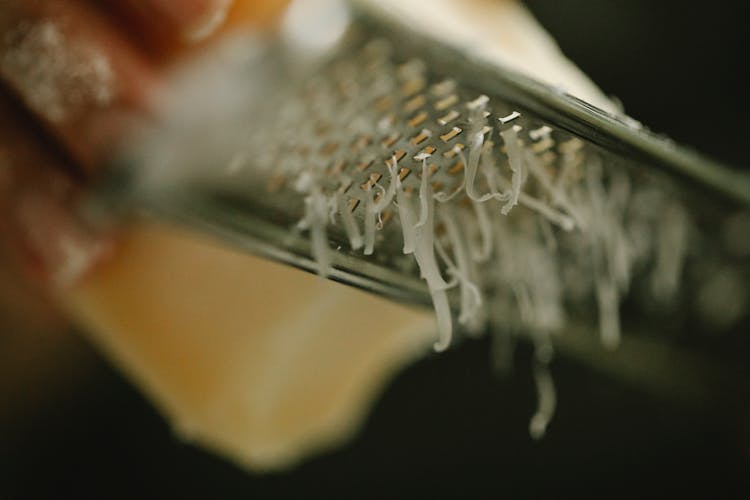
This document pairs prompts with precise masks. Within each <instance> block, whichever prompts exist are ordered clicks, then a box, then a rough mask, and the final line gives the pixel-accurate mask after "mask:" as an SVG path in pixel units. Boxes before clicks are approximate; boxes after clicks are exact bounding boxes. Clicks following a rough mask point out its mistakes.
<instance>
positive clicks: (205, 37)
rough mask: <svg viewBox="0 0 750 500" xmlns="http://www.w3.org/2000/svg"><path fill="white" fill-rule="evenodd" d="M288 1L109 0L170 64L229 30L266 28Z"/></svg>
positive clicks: (113, 7)
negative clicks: (172, 60)
mask: <svg viewBox="0 0 750 500" xmlns="http://www.w3.org/2000/svg"><path fill="white" fill-rule="evenodd" d="M286 3H287V0H185V1H181V2H175V1H172V0H108V1H107V5H108V6H110V8H112V9H113V10H114V11H115V12H117V13H118V14H119V15H121V16H124V17H125V18H126V19H127V20H128V24H129V26H130V28H131V29H132V30H134V31H135V32H136V33H137V34H138V37H139V39H141V40H142V41H143V42H144V45H145V46H146V48H147V49H148V50H149V51H150V52H152V53H153V54H155V55H156V56H157V57H159V59H160V60H165V59H166V60H168V59H170V58H171V57H174V56H175V55H177V54H180V53H182V52H184V51H186V50H189V49H191V48H193V47H195V46H196V45H199V44H201V43H203V42H207V41H209V40H210V39H212V38H213V37H214V36H216V35H217V34H219V33H221V32H223V31H225V30H226V29H229V28H237V27H239V26H254V27H256V28H257V27H265V26H268V25H270V24H271V23H272V20H274V19H275V18H276V17H277V16H278V13H279V12H280V11H281V9H282V7H283V6H284V5H285V4H286Z"/></svg>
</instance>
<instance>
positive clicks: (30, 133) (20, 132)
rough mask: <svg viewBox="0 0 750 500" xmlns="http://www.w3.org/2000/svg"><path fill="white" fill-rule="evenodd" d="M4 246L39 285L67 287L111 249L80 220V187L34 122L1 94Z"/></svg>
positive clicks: (0, 234) (0, 238)
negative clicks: (36, 128) (37, 131)
mask: <svg viewBox="0 0 750 500" xmlns="http://www.w3.org/2000/svg"><path fill="white" fill-rule="evenodd" d="M0 130H2V131H3V133H2V134H0V243H1V244H3V247H4V248H5V251H4V252H3V253H4V254H5V255H6V256H7V258H9V259H12V260H13V262H14V263H16V264H17V265H18V266H19V267H22V268H23V270H24V271H26V273H25V274H26V275H27V276H28V277H31V278H32V279H33V280H34V281H37V282H41V283H44V284H48V283H53V284H54V285H57V286H65V285H68V284H70V283H72V282H73V281H75V280H76V279H78V278H79V277H80V276H81V275H82V274H83V273H84V272H86V271H87V270H88V269H89V267H90V264H91V263H92V262H93V261H94V260H96V259H97V258H98V257H100V256H101V255H102V254H103V253H104V250H105V248H107V245H106V244H105V243H104V240H103V239H102V236H99V235H95V234H94V233H93V232H92V231H90V230H88V229H87V228H86V226H85V225H84V224H83V223H82V222H81V221H80V220H78V219H77V218H76V217H75V215H74V214H75V210H73V207H74V206H75V205H76V204H77V203H78V197H79V195H80V189H81V188H80V185H79V184H78V183H77V182H76V179H75V178H74V177H73V176H72V175H70V174H69V172H68V171H67V169H66V167H67V165H66V162H65V160H64V159H63V158H62V157H61V156H60V155H58V154H55V152H54V150H51V149H50V148H49V147H48V146H49V144H47V143H46V142H45V141H44V140H43V139H42V138H40V134H38V133H35V132H36V131H35V129H34V127H33V124H32V123H31V117H29V116H28V115H27V114H26V113H24V112H23V110H22V109H20V108H19V107H18V106H17V105H15V104H14V103H13V102H11V100H10V99H9V98H8V97H7V96H5V95H3V94H0Z"/></svg>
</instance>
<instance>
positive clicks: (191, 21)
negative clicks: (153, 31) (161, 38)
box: [148, 0, 233, 43]
mask: <svg viewBox="0 0 750 500" xmlns="http://www.w3.org/2000/svg"><path fill="white" fill-rule="evenodd" d="M232 3H233V2H232V0H185V1H181V2H175V1H173V0H149V1H148V4H149V5H150V7H151V10H152V11H153V12H154V13H155V14H156V15H157V16H159V17H161V18H163V19H164V20H165V21H166V22H167V23H168V24H169V25H171V26H173V27H174V28H176V29H177V31H178V32H179V33H180V35H181V37H182V38H183V39H184V40H185V41H187V42H191V43H195V42H199V41H201V40H204V39H206V38H208V37H209V36H211V35H212V34H213V33H214V32H216V30H217V29H218V28H219V27H220V26H221V25H222V24H223V23H224V21H225V20H226V18H227V14H228V12H229V8H230V7H231V6H232Z"/></svg>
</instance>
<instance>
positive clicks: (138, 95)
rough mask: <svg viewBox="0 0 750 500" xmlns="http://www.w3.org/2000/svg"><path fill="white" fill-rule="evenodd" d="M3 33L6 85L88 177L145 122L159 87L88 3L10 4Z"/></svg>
mask: <svg viewBox="0 0 750 500" xmlns="http://www.w3.org/2000/svg"><path fill="white" fill-rule="evenodd" d="M0 33H3V34H4V36H3V37H0V79H1V80H2V81H3V82H4V83H5V84H6V85H7V86H8V87H9V88H10V89H11V91H12V92H14V93H15V94H16V95H17V96H18V97H19V98H20V100H21V101H22V102H23V103H24V104H25V106H26V107H27V108H28V109H29V110H30V111H31V112H32V113H33V114H35V115H36V116H38V117H39V118H41V119H42V120H43V122H44V123H45V125H46V127H47V129H48V130H49V131H50V132H51V133H52V135H53V136H54V137H55V138H56V139H57V140H58V141H60V143H61V144H62V145H63V147H64V149H65V150H66V151H68V152H69V154H70V155H71V156H72V157H73V159H74V160H75V161H76V163H77V164H78V165H80V166H82V167H83V168H84V169H86V170H87V171H91V170H93V169H94V168H95V167H96V166H97V165H100V164H102V163H103V162H104V161H105V160H106V159H107V158H108V157H109V156H110V155H111V154H112V152H113V151H114V149H115V148H116V145H117V141H118V138H120V137H122V136H123V134H124V133H125V132H126V131H127V130H128V129H130V128H132V127H134V126H136V124H138V123H139V122H140V121H141V120H143V116H144V110H145V109H146V108H147V107H148V103H149V102H150V100H151V99H153V96H154V95H155V93H156V92H157V91H158V89H159V87H160V83H159V78H158V73H157V69H156V68H155V67H154V65H153V64H152V63H151V62H150V61H148V59H147V58H146V56H145V55H144V54H143V53H141V52H140V51H139V50H138V49H137V48H136V47H135V46H134V45H133V44H131V43H130V42H129V41H128V40H127V39H126V37H125V35H124V33H123V32H122V31H121V30H120V29H118V27H117V26H116V23H115V21H114V18H111V17H109V16H107V15H105V14H104V13H103V12H100V11H97V10H95V9H91V8H90V7H88V5H87V4H86V3H85V2H82V1H67V2H50V1H45V0H6V1H4V2H3V5H2V8H0Z"/></svg>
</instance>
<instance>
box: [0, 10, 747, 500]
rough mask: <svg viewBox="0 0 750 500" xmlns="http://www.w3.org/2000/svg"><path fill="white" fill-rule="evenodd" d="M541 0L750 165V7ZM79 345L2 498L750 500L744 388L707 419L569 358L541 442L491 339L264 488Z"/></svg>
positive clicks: (649, 110)
mask: <svg viewBox="0 0 750 500" xmlns="http://www.w3.org/2000/svg"><path fill="white" fill-rule="evenodd" d="M527 3H528V4H529V6H530V7H531V9H532V10H533V11H534V13H535V14H537V16H538V18H539V19H540V20H541V22H542V23H543V24H544V25H545V26H546V27H547V28H548V29H549V30H550V31H551V32H552V33H553V34H554V36H555V37H556V38H557V39H558V41H559V43H560V45H561V46H562V48H563V49H564V51H565V52H566V53H567V54H568V55H569V57H570V58H571V59H573V60H574V61H575V62H576V63H577V64H578V65H579V66H580V67H581V68H582V69H583V70H584V71H585V72H587V73H588V74H589V75H590V76H591V77H592V78H593V79H594V80H595V81H596V82H598V83H599V85H600V86H601V87H602V88H603V89H604V90H605V91H606V92H607V93H608V94H611V95H615V96H617V97H618V98H619V99H621V100H622V101H623V102H624V103H625V108H626V110H627V111H628V112H629V114H631V115H632V116H634V117H635V118H637V119H639V120H641V121H643V122H644V123H645V124H646V125H648V126H649V127H650V128H652V129H653V130H655V131H657V132H665V133H668V134H669V135H671V136H672V137H673V138H675V139H677V140H679V141H680V142H683V143H686V144H689V145H692V146H694V147H696V148H697V149H700V150H702V151H703V152H705V153H708V154H711V155H713V156H715V157H717V158H719V159H723V160H725V161H727V162H732V163H735V164H738V165H742V166H745V165H746V164H747V161H746V158H745V151H746V148H745V142H746V141H747V132H748V130H747V126H746V125H745V124H746V117H747V116H748V111H750V110H749V109H748V108H749V106H748V98H747V96H748V85H747V81H746V80H745V79H744V77H743V76H742V75H741V73H743V72H744V70H745V69H746V68H745V67H746V66H747V59H748V58H747V54H746V51H747V49H748V47H750V29H748V21H749V20H750V17H749V16H748V11H749V10H750V8H748V5H750V3H749V2H744V1H740V2H702V3H700V4H696V5H695V6H692V5H691V3H690V2H684V1H682V2H678V1H664V0H656V1H655V0H619V1H614V0H613V1H607V0H565V1H549V0H533V1H529V2H527ZM745 326H747V325H745ZM741 333H742V331H738V332H735V334H741ZM744 333H747V332H744ZM717 341H718V340H717ZM0 348H2V346H0ZM77 349H78V350H79V351H80V352H79V353H78V357H77V358H76V359H85V360H86V361H85V362H86V363H87V373H88V375H87V376H85V377H79V378H77V379H76V381H75V384H74V385H75V388H74V389H70V388H68V389H66V390H65V391H62V390H60V392H59V393H58V392H57V389H56V387H57V386H51V388H50V393H52V394H51V395H50V397H49V401H47V402H46V404H38V405H36V406H35V410H34V411H27V412H25V413H23V414H21V415H20V416H18V417H17V418H14V419H0V423H1V424H2V425H0V499H2V500H5V499H14V498H85V497H96V498H113V497H114V498H119V497H123V498H134V497H151V496H153V497H156V496H157V495H158V496H159V497H161V498H172V497H176V498H182V497H200V498H222V499H223V498H227V499H232V498H267V497H284V496H290V497H313V498H318V497H319V498H330V497H346V498H358V497H362V496H375V497H440V496H453V497H460V498H467V497H507V498H519V497H541V498H557V497H570V496H574V495H575V496H580V495H585V496H586V497H588V496H593V497H598V498H609V497H624V496H633V495H638V497H643V496H655V495H659V496H664V495H668V496H667V498H676V497H677V496H678V495H680V496H686V497H688V496H689V497H694V496H695V495H696V494H697V495H698V496H699V497H709V496H710V497H721V498H727V497H735V496H737V497H744V498H747V492H748V491H750V490H748V486H750V480H748V477H750V432H747V429H743V426H742V425H741V424H742V422H747V423H748V424H750V413H749V412H748V404H747V400H746V398H745V397H744V396H745V395H746V393H747V391H745V390H744V389H746V386H747V385H748V384H747V383H746V381H745V380H736V381H734V386H732V387H729V388H728V390H727V395H726V396H725V397H723V399H721V401H722V404H723V406H722V408H721V409H717V408H714V407H711V408H708V407H695V406H691V405H685V404H680V403H675V402H672V401H670V400H667V399H664V398H656V397H653V396H650V395H648V394H647V393H645V392H643V391H642V390H640V389H639V388H638V387H635V386H630V385H628V384H626V383H624V382H619V381H617V380H615V379H612V378H608V377H607V376H605V375H603V374H601V373H597V372H596V371H594V370H592V369H591V368H589V367H586V366H584V365H581V364H577V363H575V362H573V361H570V360H567V359H565V358H558V359H557V360H556V361H555V362H554V364H553V372H554V376H555V381H556V383H557V385H558V391H559V405H558V411H557V415H556V416H555V419H554V421H553V423H552V425H551V426H550V429H549V433H548V435H547V437H546V438H545V439H544V440H542V441H541V442H534V441H532V440H531V439H530V437H529V436H528V432H527V428H528V419H529V417H530V415H531V414H532V412H533V409H534V404H535V399H534V398H535V395H534V388H533V385H532V380H531V376H530V369H529V364H528V352H527V349H525V348H524V347H521V348H520V349H519V351H518V352H517V355H516V361H517V363H516V370H515V371H514V372H513V374H512V375H510V376H508V377H505V378H502V377H497V376H496V374H494V373H493V371H492V369H491V366H490V359H489V358H490V356H489V351H490V346H489V342H488V341H487V340H483V341H474V342H468V343H465V344H463V345H461V346H459V347H457V348H455V349H453V350H451V351H450V352H448V353H445V354H441V355H439V356H438V355H435V356H432V357H430V358H428V359H426V360H424V361H422V362H420V363H418V364H417V365H415V366H413V367H411V368H409V369H408V370H406V371H405V372H404V373H403V374H402V375H401V376H400V377H399V378H398V380H397V381H396V382H395V383H394V384H393V385H392V386H391V387H390V388H389V389H388V390H387V392H386V393H385V394H384V395H383V397H382V398H381V399H380V401H379V402H378V403H377V404H376V407H375V409H374V411H373V412H372V414H371V415H370V417H369V419H368V421H367V423H366V425H365V428H364V431H363V432H362V434H361V436H360V437H359V438H358V439H357V440H356V441H355V442H354V443H353V444H352V445H350V446H348V447H345V448H344V449H342V450H339V451H336V452H333V453H330V454H327V455H325V456H322V457H319V458H316V459H314V460H312V461H310V462H308V463H306V464H303V465H301V466H300V467H298V468H296V469H294V470H292V471H290V472H288V473H285V474H279V475H270V476H259V477H256V476H253V475H251V474H248V473H246V472H244V471H242V470H239V469H237V468H235V467H234V466H232V465H231V464H228V463H226V462H224V461H223V460H221V459H219V458H216V457H214V456H212V455H210V454H207V453H204V452H202V451H200V450H198V449H195V448H193V447H191V446H189V445H185V444H182V443H180V442H179V441H177V440H176V439H174V438H173V437H172V435H171V434H170V431H169V429H168V426H167V425H166V423H165V422H164V421H163V420H162V419H161V417H159V416H158V415H157V414H156V413H155V411H154V410H153V409H152V408H151V407H150V406H149V405H148V403H147V402H146V401H145V400H144V399H143V397H142V396H141V395H140V394H138V393H137V392H136V391H135V390H134V389H133V388H132V387H131V386H130V385H129V384H128V383H127V381H125V380H124V379H123V378H122V377H121V376H120V375H119V374H117V373H115V372H114V371H113V370H112V369H111V368H110V367H109V365H108V364H107V363H106V361H104V360H102V359H101V358H99V357H98V356H97V355H96V354H95V353H94V352H93V350H91V349H90V348H89V347H87V346H85V345H83V346H79V347H78V348H77ZM745 352H747V351H745ZM603 355H606V354H603ZM739 356H740V357H741V356H742V354H741V353H740V355H739ZM1 412H3V409H2V408H0V413H1ZM743 493H744V494H743Z"/></svg>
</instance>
